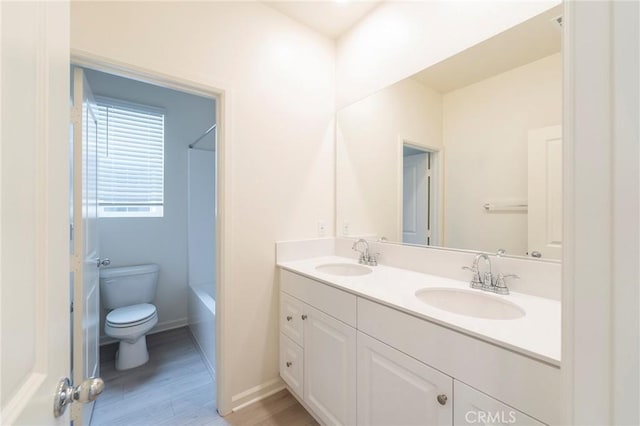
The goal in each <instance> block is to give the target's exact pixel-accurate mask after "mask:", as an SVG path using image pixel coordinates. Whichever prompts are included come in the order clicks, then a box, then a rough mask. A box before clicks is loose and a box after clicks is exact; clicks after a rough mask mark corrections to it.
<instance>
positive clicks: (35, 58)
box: [0, 1, 71, 426]
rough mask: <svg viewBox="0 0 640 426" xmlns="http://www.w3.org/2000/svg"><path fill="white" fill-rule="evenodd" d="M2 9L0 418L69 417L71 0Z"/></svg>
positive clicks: (64, 420)
mask: <svg viewBox="0 0 640 426" xmlns="http://www.w3.org/2000/svg"><path fill="white" fill-rule="evenodd" d="M0 19H1V24H0V28H1V29H0V43H1V48H0V57H1V60H0V63H1V67H0V74H1V78H0V82H1V83H0V84H1V86H0V97H1V100H2V102H1V104H0V105H1V107H0V129H1V132H0V134H1V138H2V142H1V144H0V151H1V152H0V162H1V164H0V234H1V235H2V246H1V249H0V289H1V298H0V304H1V307H0V310H1V311H2V315H1V316H0V369H1V371H0V416H1V418H0V424H3V425H9V424H22V425H25V424H29V425H44V426H47V425H68V424H69V415H68V412H69V411H68V410H67V411H66V412H65V414H64V415H63V416H60V417H58V418H55V417H54V415H53V401H54V393H55V390H56V386H57V384H58V382H59V380H60V379H61V378H63V377H65V376H68V375H69V372H70V368H71V366H70V353H69V347H70V346H69V343H70V342H69V340H70V337H69V336H70V313H69V311H70V310H69V302H70V300H69V221H68V219H69V169H68V165H69V159H68V146H69V3H68V2H63V1H59V2H4V1H3V2H0Z"/></svg>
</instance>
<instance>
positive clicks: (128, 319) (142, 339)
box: [100, 264, 160, 370]
mask: <svg viewBox="0 0 640 426" xmlns="http://www.w3.org/2000/svg"><path fill="white" fill-rule="evenodd" d="M159 271H160V267H159V266H158V265H156V264H149V265H137V266H124V267H120V268H108V269H101V270H100V296H101V298H102V304H103V306H104V307H105V309H108V310H110V312H109V313H108V314H107V319H106V321H105V326H104V331H105V333H106V335H107V336H109V337H113V338H114V339H118V340H120V347H119V348H118V353H117V354H116V369H117V370H127V369H129V368H134V367H138V366H140V365H142V364H144V363H146V362H147V361H148V360H149V352H148V351H147V339H146V334H147V333H148V332H149V331H150V330H151V329H152V328H153V326H154V325H156V324H157V323H158V313H157V312H156V307H155V306H154V305H152V304H151V302H153V299H154V298H155V296H156V286H157V284H158V272H159Z"/></svg>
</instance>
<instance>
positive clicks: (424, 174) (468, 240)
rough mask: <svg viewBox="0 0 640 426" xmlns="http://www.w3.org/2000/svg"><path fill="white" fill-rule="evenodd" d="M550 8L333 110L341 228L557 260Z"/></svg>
mask: <svg viewBox="0 0 640 426" xmlns="http://www.w3.org/2000/svg"><path fill="white" fill-rule="evenodd" d="M561 13H562V11H561V9H560V7H556V8H553V9H551V10H549V11H547V12H545V13H544V14H541V15H539V16H537V17H535V18H533V19H530V20H528V21H526V22H523V23H522V24H520V25H518V26H516V27H513V28H511V29H509V30H507V31H505V32H504V33H501V34H499V35H497V36H495V37H493V38H491V39H489V40H487V41H485V42H483V43H481V44H478V45H476V46H474V47H472V48H470V49H467V50H465V51H464V52H461V53H459V54H458V55H456V56H454V57H451V58H449V59H447V60H445V61H443V62H441V63H439V64H436V65H434V66H432V67H430V68H428V69H426V70H424V71H421V72H419V73H417V74H415V75H413V76H411V77H409V78H407V79H405V80H402V81H400V82H398V83H396V84H394V85H392V86H389V87H387V88H385V89H383V90H381V91H379V92H377V93H375V94H373V95H371V96H369V97H367V98H365V99H363V100H361V101H359V102H356V103H354V104H352V105H349V106H347V107H346V108H344V109H342V110H340V111H339V112H338V117H337V132H336V138H337V170H336V174H337V177H336V179H337V188H336V197H337V200H336V208H337V214H336V216H337V224H338V227H341V229H342V234H343V235H377V236H385V237H387V238H388V239H389V240H390V241H397V242H404V243H409V244H420V245H424V244H426V245H432V246H444V247H450V248H459V249H470V250H477V251H485V252H493V253H495V252H497V251H498V250H500V249H503V250H506V252H507V254H508V255H516V256H533V257H543V258H546V259H559V258H560V253H561V233H562V228H561V223H562V222H561V218H562V206H561V201H562V193H561V182H562V158H561V153H562V140H561V133H562V132H561V127H560V125H561V123H562V68H561V66H562V58H561V53H560V37H561V30H560V28H559V26H558V25H557V23H556V18H557V17H558V16H560V15H561ZM538 255H540V256H538Z"/></svg>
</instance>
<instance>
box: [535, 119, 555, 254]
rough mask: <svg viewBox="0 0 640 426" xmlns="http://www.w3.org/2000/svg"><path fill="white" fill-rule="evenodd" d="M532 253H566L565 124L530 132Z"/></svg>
mask: <svg viewBox="0 0 640 426" xmlns="http://www.w3.org/2000/svg"><path fill="white" fill-rule="evenodd" d="M528 158H529V171H528V177H529V179H528V180H529V184H528V198H529V212H528V222H529V232H528V244H527V248H528V254H529V255H530V256H534V257H543V258H546V259H561V257H562V127H561V126H553V127H545V128H542V129H536V130H531V131H530V132H529V153H528Z"/></svg>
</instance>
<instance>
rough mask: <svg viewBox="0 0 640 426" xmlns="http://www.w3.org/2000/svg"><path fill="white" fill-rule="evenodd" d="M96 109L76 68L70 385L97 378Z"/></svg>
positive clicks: (78, 415)
mask: <svg viewBox="0 0 640 426" xmlns="http://www.w3.org/2000/svg"><path fill="white" fill-rule="evenodd" d="M96 114H97V106H96V104H95V101H94V99H93V94H92V93H91V89H90V88H89V85H88V83H87V79H86V77H85V76H84V72H83V70H82V69H81V68H77V67H75V68H74V69H73V106H72V109H71V122H72V124H73V229H74V233H73V243H72V248H73V251H72V255H71V273H72V281H73V288H74V290H73V306H74V309H73V365H72V370H73V381H74V382H75V383H80V382H82V381H83V380H84V379H85V378H88V377H97V376H98V375H99V371H98V367H99V358H98V349H99V346H98V345H99V338H100V312H99V309H100V288H99V278H100V277H99V273H98V268H99V266H100V262H101V260H100V258H99V255H98V241H97V236H98V229H97V226H98V193H97V191H98V186H97V183H98V178H97V173H98V169H97V166H98V120H97V115H96ZM93 405H94V404H93V402H92V403H89V404H74V405H73V406H72V419H73V420H74V424H75V426H80V425H88V424H89V421H90V420H91V413H92V410H93Z"/></svg>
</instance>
